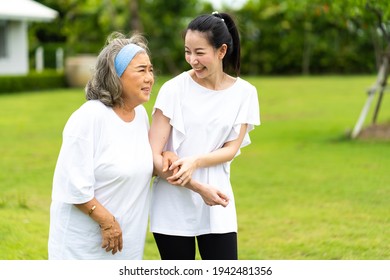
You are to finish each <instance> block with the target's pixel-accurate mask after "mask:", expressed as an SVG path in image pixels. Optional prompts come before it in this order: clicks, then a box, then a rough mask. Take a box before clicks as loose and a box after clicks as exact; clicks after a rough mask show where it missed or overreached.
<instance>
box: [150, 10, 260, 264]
mask: <svg viewBox="0 0 390 280" xmlns="http://www.w3.org/2000/svg"><path fill="white" fill-rule="evenodd" d="M184 48H185V59H186V61H187V62H188V64H189V65H190V66H191V68H192V69H191V70H189V71H185V72H183V73H182V74H180V75H178V76H176V77H175V78H173V79H171V80H169V81H168V82H166V83H165V84H164V85H163V86H162V87H161V90H160V92H159V94H158V97H157V100H156V104H155V106H154V110H153V119H152V124H151V128H150V131H149V139H150V142H151V146H152V151H153V161H154V165H155V169H156V170H157V173H158V175H159V176H158V177H157V178H156V179H155V181H154V183H153V193H152V206H151V223H150V227H151V231H152V232H153V234H154V237H155V240H156V243H157V246H158V249H159V252H160V255H161V258H162V259H195V252H196V247H195V244H196V241H197V243H198V248H199V252H200V254H201V257H202V259H233V260H234V259H237V258H238V252H237V217H236V209H235V203H234V196H233V190H232V186H231V183H230V163H231V161H232V160H233V159H234V157H235V156H237V155H238V154H239V151H240V148H241V147H244V146H246V145H248V144H249V143H250V139H249V135H248V133H249V131H251V130H252V129H253V128H254V125H259V124H260V117H259V104H258V97H257V90H256V88H255V87H254V86H253V85H251V84H249V83H248V82H247V81H245V80H243V79H241V78H239V77H238V75H239V72H240V40H239V34H238V30H237V26H236V24H235V22H234V21H233V19H232V18H231V16H229V15H228V14H226V13H221V14H219V13H213V14H211V15H201V16H199V17H197V18H195V19H194V20H192V21H191V22H190V24H189V25H188V27H187V29H186V31H185V35H184ZM229 71H231V72H232V73H233V75H231V74H230V72H229ZM169 151H170V152H173V153H175V154H177V156H178V158H179V159H178V160H176V161H175V162H173V163H172V164H171V165H170V167H169V169H168V170H167V169H166V168H165V167H164V166H163V165H162V156H161V155H162V153H163V152H169ZM177 170H178V171H177ZM172 171H175V172H173V173H172ZM195 182H200V183H203V184H204V185H206V186H208V187H209V190H210V191H215V190H219V192H218V193H214V197H215V200H213V201H211V202H210V201H209V200H206V199H204V195H203V189H202V191H199V188H197V186H196V183H195ZM224 194H226V195H227V197H226V196H224ZM202 198H203V199H202ZM223 201H225V203H223ZM222 206H223V207H222Z"/></svg>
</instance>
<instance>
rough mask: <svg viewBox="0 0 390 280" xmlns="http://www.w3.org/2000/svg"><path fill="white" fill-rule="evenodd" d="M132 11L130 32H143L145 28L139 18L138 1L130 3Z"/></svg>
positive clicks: (131, 0) (134, 0)
mask: <svg viewBox="0 0 390 280" xmlns="http://www.w3.org/2000/svg"><path fill="white" fill-rule="evenodd" d="M129 9H130V26H129V27H130V30H131V31H132V32H140V33H142V32H143V27H142V24H141V21H140V18H139V11H138V0H130V1H129Z"/></svg>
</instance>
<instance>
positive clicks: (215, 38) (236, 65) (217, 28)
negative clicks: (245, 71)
mask: <svg viewBox="0 0 390 280" xmlns="http://www.w3.org/2000/svg"><path fill="white" fill-rule="evenodd" d="M188 30H193V31H199V32H203V33H205V34H206V38H207V40H208V41H209V43H210V45H212V46H213V47H214V48H215V49H218V48H220V47H221V46H222V45H223V44H226V45H227V52H226V55H225V57H224V58H223V61H222V64H223V70H224V71H226V70H229V67H230V68H231V70H232V71H233V72H234V73H235V74H236V75H237V76H239V74H240V66H241V62H240V36H239V33H238V29H237V26H236V24H235V22H234V20H233V18H232V17H231V16H230V15H228V14H226V13H218V12H214V13H212V14H211V15H209V14H206V15H200V16H198V17H196V18H195V19H193V20H192V21H191V22H190V23H189V24H188V26H187V29H186V30H185V31H184V36H183V37H185V35H186V34H187V31H188Z"/></svg>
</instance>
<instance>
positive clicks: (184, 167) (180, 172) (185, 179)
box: [167, 157, 198, 186]
mask: <svg viewBox="0 0 390 280" xmlns="http://www.w3.org/2000/svg"><path fill="white" fill-rule="evenodd" d="M197 167H198V166H197V161H196V157H184V158H181V159H177V160H176V161H174V162H173V163H172V164H171V165H170V167H169V170H171V171H173V175H172V176H170V177H168V178H167V181H168V182H169V183H170V184H172V185H180V186H185V185H186V184H187V183H189V182H190V181H191V178H192V173H193V172H194V171H195V170H196V168H197Z"/></svg>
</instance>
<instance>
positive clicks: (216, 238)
mask: <svg viewBox="0 0 390 280" xmlns="http://www.w3.org/2000/svg"><path fill="white" fill-rule="evenodd" d="M153 236H154V239H155V240H156V244H157V247H158V251H159V252H160V257H161V259H162V260H195V254H196V250H195V237H185V236H172V235H165V234H160V233H153ZM196 240H197V242H198V248H199V253H200V256H201V258H202V259H203V260H237V259H238V253H237V233H235V232H230V233H222V234H214V233H213V234H205V235H200V236H197V237H196Z"/></svg>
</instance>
